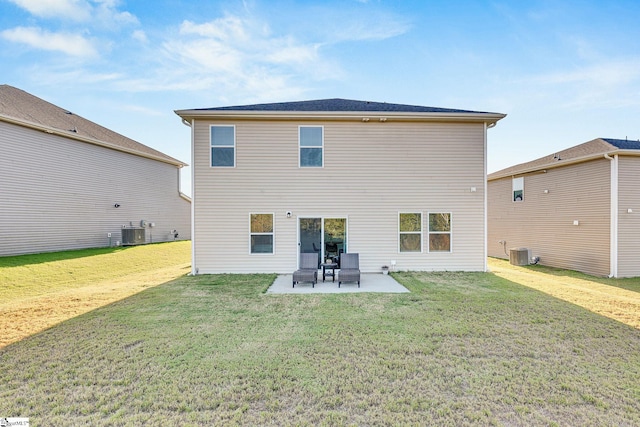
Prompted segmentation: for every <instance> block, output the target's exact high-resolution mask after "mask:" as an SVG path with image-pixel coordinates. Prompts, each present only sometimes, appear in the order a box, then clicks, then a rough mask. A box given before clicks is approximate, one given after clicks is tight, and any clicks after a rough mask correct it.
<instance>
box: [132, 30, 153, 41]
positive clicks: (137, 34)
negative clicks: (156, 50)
mask: <svg viewBox="0 0 640 427" xmlns="http://www.w3.org/2000/svg"><path fill="white" fill-rule="evenodd" d="M131 37H132V38H133V39H134V40H137V41H139V42H141V43H147V42H148V41H149V39H148V38H147V33H145V32H144V31H142V30H135V31H134V32H133V33H131Z"/></svg>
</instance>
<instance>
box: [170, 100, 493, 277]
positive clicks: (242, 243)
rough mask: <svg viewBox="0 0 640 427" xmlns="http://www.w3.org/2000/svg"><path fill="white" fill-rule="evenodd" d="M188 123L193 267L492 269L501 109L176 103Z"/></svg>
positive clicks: (314, 103) (371, 104) (242, 270)
mask: <svg viewBox="0 0 640 427" xmlns="http://www.w3.org/2000/svg"><path fill="white" fill-rule="evenodd" d="M176 114H178V115H179V116H180V117H181V118H182V120H183V122H184V123H185V124H187V125H188V126H190V127H191V132H192V138H191V143H192V156H193V158H192V165H193V167H192V174H193V176H192V178H193V180H192V183H193V184H192V185H193V189H192V199H193V206H192V224H193V231H192V242H193V243H192V244H193V260H192V269H193V273H194V274H203V273H253V272H276V273H290V272H291V271H293V270H295V269H296V267H297V264H298V258H299V257H298V254H299V253H301V252H315V253H318V255H319V259H326V258H335V257H338V256H339V254H340V253H342V252H357V253H359V254H360V267H361V270H362V271H363V272H376V271H380V270H381V267H382V266H383V265H388V266H391V268H393V269H396V270H423V271H440V270H459V271H485V270H486V255H487V251H486V156H487V154H486V153H487V129H488V128H491V127H493V126H494V125H495V124H496V122H497V121H498V120H500V119H502V118H503V117H505V115H504V114H498V113H488V112H476V111H465V110H456V109H446V108H432V107H421V106H413V105H399V104H389V103H380V102H365V101H352V100H346V99H325V100H315V101H301V102H285V103H273V104H258V105H243V106H232V107H218V108H203V109H190V110H178V111H176Z"/></svg>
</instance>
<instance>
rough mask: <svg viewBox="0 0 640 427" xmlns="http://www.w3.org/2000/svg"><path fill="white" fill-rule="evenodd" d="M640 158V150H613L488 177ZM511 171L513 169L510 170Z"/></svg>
mask: <svg viewBox="0 0 640 427" xmlns="http://www.w3.org/2000/svg"><path fill="white" fill-rule="evenodd" d="M611 155H614V156H618V155H621V156H640V150H613V151H609V152H607V153H602V152H600V153H598V154H589V155H588V156H583V157H575V158H573V159H569V160H560V161H557V162H554V163H546V164H543V165H537V166H531V167H529V168H524V169H518V170H511V171H507V172H501V171H497V172H493V173H491V174H489V176H488V177H487V180H488V181H495V180H496V179H502V178H507V177H516V176H522V175H526V174H531V173H535V172H541V173H544V172H545V171H546V170H548V169H555V168H559V167H562V166H568V165H574V164H576V163H583V162H588V161H590V160H597V159H601V158H602V157H603V156H604V157H605V158H608V157H607V156H609V157H610V156H611ZM509 169H511V168H509Z"/></svg>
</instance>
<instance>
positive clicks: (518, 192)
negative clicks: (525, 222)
mask: <svg viewBox="0 0 640 427" xmlns="http://www.w3.org/2000/svg"><path fill="white" fill-rule="evenodd" d="M511 188H512V189H513V201H514V202H522V201H523V200H524V177H523V176H520V177H518V178H513V179H512V180H511Z"/></svg>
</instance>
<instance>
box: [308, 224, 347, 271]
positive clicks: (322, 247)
mask: <svg viewBox="0 0 640 427" xmlns="http://www.w3.org/2000/svg"><path fill="white" fill-rule="evenodd" d="M301 219H320V264H322V263H323V262H324V256H325V245H324V233H325V231H324V221H325V220H327V219H344V220H345V224H344V252H347V248H348V247H349V216H348V215H298V217H297V221H296V222H297V225H296V242H297V247H298V249H297V250H296V258H297V261H296V265H297V266H298V267H300V249H301V248H302V244H301V243H302V242H300V220H301Z"/></svg>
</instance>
